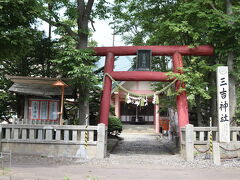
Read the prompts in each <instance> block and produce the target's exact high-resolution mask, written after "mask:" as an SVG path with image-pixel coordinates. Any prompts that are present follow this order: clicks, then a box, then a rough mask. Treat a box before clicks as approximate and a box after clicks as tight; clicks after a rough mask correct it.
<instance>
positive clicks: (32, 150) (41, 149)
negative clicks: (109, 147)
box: [0, 124, 107, 158]
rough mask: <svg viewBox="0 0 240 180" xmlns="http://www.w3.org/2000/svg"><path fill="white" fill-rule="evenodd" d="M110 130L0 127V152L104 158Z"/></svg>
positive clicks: (27, 126) (90, 127)
mask: <svg viewBox="0 0 240 180" xmlns="http://www.w3.org/2000/svg"><path fill="white" fill-rule="evenodd" d="M106 144H107V128H106V127H105V125H104V124H99V125H98V126H87V127H86V126H75V125H62V126H60V125H27V124H25V125H15V124H13V125H12V124H0V151H10V152H12V153H19V154H31V155H36V154H37V155H43V156H52V157H84V158H104V157H105V155H106Z"/></svg>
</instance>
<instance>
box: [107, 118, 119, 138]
mask: <svg viewBox="0 0 240 180" xmlns="http://www.w3.org/2000/svg"><path fill="white" fill-rule="evenodd" d="M121 132H122V122H121V120H120V119H119V118H117V117H114V116H111V117H109V118H108V133H109V134H112V135H118V134H120V133H121Z"/></svg>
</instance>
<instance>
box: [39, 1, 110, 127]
mask: <svg viewBox="0 0 240 180" xmlns="http://www.w3.org/2000/svg"><path fill="white" fill-rule="evenodd" d="M104 3H105V1H104V0H99V1H97V3H95V4H94V0H88V1H84V0H76V1H66V0H41V1H40V0H39V5H40V6H41V12H42V13H41V14H40V18H41V19H42V20H44V21H46V22H48V23H49V24H50V25H51V26H55V27H56V30H55V33H56V34H59V35H60V36H61V38H60V40H59V43H58V45H59V46H58V47H59V48H60V52H59V53H58V56H57V58H55V59H54V60H53V62H54V63H55V64H56V65H57V66H56V67H57V71H58V72H59V73H60V75H62V76H64V77H68V78H71V79H73V84H74V85H75V86H77V89H78V94H79V99H78V100H79V120H80V122H79V123H80V124H85V120H88V117H89V92H90V90H91V89H92V88H93V87H94V86H95V85H96V80H97V78H96V76H95V74H94V72H93V69H94V67H95V66H94V65H95V62H96V58H94V57H93V56H92V55H93V52H92V51H90V50H86V48H87V47H90V46H91V43H90V42H89V41H88V40H89V36H90V35H91V30H90V28H89V27H88V24H89V23H92V24H93V18H94V16H95V15H96V14H97V13H98V14H99V13H100V14H103V12H104V9H103V7H104V6H103V5H104ZM93 8H95V9H96V11H94V13H93ZM94 45H95V44H94Z"/></svg>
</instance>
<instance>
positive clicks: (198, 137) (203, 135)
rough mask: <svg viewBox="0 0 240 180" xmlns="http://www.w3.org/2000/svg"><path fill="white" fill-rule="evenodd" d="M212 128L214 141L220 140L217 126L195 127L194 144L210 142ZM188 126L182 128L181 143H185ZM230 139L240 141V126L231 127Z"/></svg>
mask: <svg viewBox="0 0 240 180" xmlns="http://www.w3.org/2000/svg"><path fill="white" fill-rule="evenodd" d="M211 130H212V137H213V141H218V140H219V139H218V138H219V134H218V128H217V127H212V128H210V127H193V141H194V144H199V145H201V144H202V145H204V144H208V143H209V138H210V131H211ZM185 135H186V128H185V127H184V128H181V144H185V139H186V137H185ZM230 141H231V142H240V127H231V128H230Z"/></svg>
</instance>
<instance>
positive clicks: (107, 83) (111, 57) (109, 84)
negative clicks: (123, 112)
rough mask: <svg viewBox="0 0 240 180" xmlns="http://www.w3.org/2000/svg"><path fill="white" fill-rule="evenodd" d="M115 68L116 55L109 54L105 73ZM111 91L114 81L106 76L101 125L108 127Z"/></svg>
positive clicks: (101, 106) (101, 105)
mask: <svg viewBox="0 0 240 180" xmlns="http://www.w3.org/2000/svg"><path fill="white" fill-rule="evenodd" d="M113 68H114V54H113V53H108V54H107V57H106V61H105V67H104V73H110V72H112V71H113ZM111 90H112V80H111V79H110V78H109V77H108V76H105V78H104V86H103V94H102V98H101V104H100V123H104V124H105V125H106V126H107V125H108V116H109V109H110V99H111Z"/></svg>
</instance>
